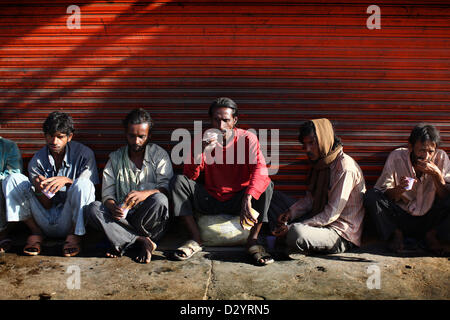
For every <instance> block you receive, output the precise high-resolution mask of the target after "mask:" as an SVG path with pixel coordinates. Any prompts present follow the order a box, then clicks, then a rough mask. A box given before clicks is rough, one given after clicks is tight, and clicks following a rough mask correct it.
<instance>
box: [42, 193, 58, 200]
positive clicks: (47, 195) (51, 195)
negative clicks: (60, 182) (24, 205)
mask: <svg viewBox="0 0 450 320" xmlns="http://www.w3.org/2000/svg"><path fill="white" fill-rule="evenodd" d="M42 193H43V194H44V195H45V196H46V197H47V198H49V199H51V198H53V197H54V196H55V194H54V193H52V192H50V191H42Z"/></svg>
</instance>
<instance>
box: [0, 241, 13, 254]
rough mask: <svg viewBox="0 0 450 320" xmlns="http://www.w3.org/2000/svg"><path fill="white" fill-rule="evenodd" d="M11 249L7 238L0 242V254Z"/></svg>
mask: <svg viewBox="0 0 450 320" xmlns="http://www.w3.org/2000/svg"><path fill="white" fill-rule="evenodd" d="M11 247H12V240H11V239H9V238H5V239H2V240H0V253H4V252H6V251H8V250H9V249H11Z"/></svg>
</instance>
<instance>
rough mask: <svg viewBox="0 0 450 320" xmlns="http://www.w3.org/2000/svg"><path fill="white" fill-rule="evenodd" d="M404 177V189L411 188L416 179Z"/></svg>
mask: <svg viewBox="0 0 450 320" xmlns="http://www.w3.org/2000/svg"><path fill="white" fill-rule="evenodd" d="M406 179H407V180H408V186H407V187H406V188H405V190H411V189H412V187H413V185H414V181H416V179H414V178H410V177H406Z"/></svg>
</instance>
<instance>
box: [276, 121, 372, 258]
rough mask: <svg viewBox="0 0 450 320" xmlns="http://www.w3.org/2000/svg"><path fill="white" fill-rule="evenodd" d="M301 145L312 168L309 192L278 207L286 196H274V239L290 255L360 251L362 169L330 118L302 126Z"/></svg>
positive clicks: (308, 122)
mask: <svg viewBox="0 0 450 320" xmlns="http://www.w3.org/2000/svg"><path fill="white" fill-rule="evenodd" d="M299 141H300V143H302V144H303V148H304V149H305V151H306V155H307V157H308V159H309V160H310V162H311V165H312V167H311V169H310V171H309V174H308V180H307V185H308V190H307V193H306V196H305V197H303V198H301V199H300V200H298V201H297V202H294V201H292V200H290V199H289V197H287V196H285V197H284V199H285V200H281V203H277V202H276V201H277V200H278V199H283V197H278V196H277V198H275V197H274V199H273V201H272V202H273V203H272V204H271V209H270V219H271V225H272V227H271V229H272V230H273V232H272V233H273V235H275V236H277V237H279V239H280V240H283V239H284V240H285V241H286V244H287V247H288V248H287V250H288V254H296V253H303V254H305V253H339V252H344V251H346V250H348V249H350V248H352V247H353V246H360V244H361V234H362V222H363V219H364V208H363V194H364V192H365V190H366V187H365V182H364V177H363V173H362V171H361V169H360V168H359V166H358V164H357V163H356V162H355V161H354V160H353V159H352V158H351V157H349V156H348V155H347V154H345V153H344V151H343V147H342V144H341V140H340V139H339V138H338V137H337V136H336V135H335V133H334V130H333V127H332V125H331V123H330V121H329V120H328V119H316V120H312V121H306V122H305V123H303V124H302V125H301V127H300V134H299ZM293 202H294V203H293ZM274 225H275V228H274V227H273V226H274Z"/></svg>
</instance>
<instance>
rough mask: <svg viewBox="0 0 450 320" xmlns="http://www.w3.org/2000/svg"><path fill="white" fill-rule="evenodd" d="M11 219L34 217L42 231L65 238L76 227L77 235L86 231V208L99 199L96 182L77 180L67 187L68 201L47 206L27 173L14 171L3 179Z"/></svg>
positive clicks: (8, 215) (9, 219) (20, 219)
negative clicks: (40, 198) (34, 189)
mask: <svg viewBox="0 0 450 320" xmlns="http://www.w3.org/2000/svg"><path fill="white" fill-rule="evenodd" d="M3 192H4V194H5V200H6V201H5V202H6V216H7V220H8V222H12V221H24V220H27V219H29V218H31V217H33V219H34V221H35V222H36V224H37V225H38V226H39V227H40V228H41V230H42V232H44V234H45V235H46V236H49V237H57V238H60V237H65V236H67V235H68V234H69V232H70V230H71V228H72V227H73V226H75V232H74V234H76V235H79V236H82V235H84V234H85V233H86V230H85V221H84V209H85V207H86V206H87V205H89V204H90V203H91V202H93V201H95V187H94V184H93V183H92V182H91V181H90V180H89V179H85V178H80V179H76V180H75V181H74V182H73V184H72V185H71V186H70V188H69V189H68V190H67V196H66V200H65V202H63V203H56V204H54V205H53V206H52V207H51V208H50V209H45V208H44V207H43V206H42V204H41V203H40V202H39V200H38V199H37V198H36V196H35V195H34V192H33V189H32V188H31V183H30V181H29V180H28V178H27V177H26V176H24V175H23V174H20V173H14V174H12V175H10V176H9V177H8V178H7V179H5V180H4V181H3Z"/></svg>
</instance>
